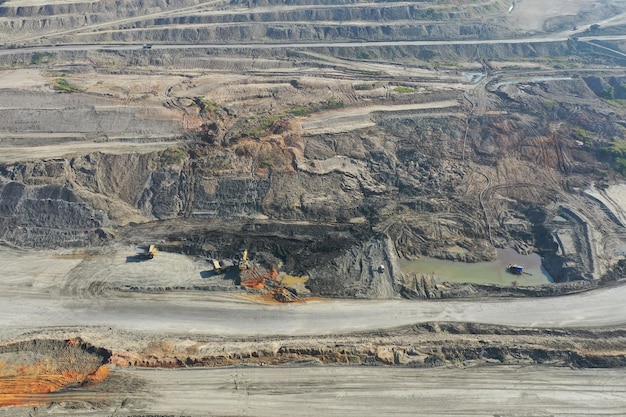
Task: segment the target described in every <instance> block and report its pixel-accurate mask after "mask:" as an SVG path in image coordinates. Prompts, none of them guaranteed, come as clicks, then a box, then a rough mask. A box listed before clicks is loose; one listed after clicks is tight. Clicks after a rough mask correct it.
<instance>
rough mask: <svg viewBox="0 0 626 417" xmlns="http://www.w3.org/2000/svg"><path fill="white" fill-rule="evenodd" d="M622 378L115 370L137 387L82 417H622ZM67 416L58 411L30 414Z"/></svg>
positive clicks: (500, 372)
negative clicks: (118, 416) (158, 416)
mask: <svg viewBox="0 0 626 417" xmlns="http://www.w3.org/2000/svg"><path fill="white" fill-rule="evenodd" d="M625 377H626V371H624V370H619V369H591V370H575V369H565V368H551V369H545V368H539V367H497V368H475V369H399V368H384V367H310V368H290V367H285V368H258V367H257V368H223V369H208V370H207V369H184V370H183V369H179V370H164V369H159V370H152V369H132V370H131V369H117V370H114V371H113V372H112V374H111V380H117V381H132V383H133V384H135V386H136V387H137V389H136V390H135V391H134V392H119V395H118V396H117V397H116V398H115V400H113V401H111V402H110V403H109V404H108V406H107V407H106V408H105V409H99V410H94V409H91V410H81V412H80V415H83V416H92V417H95V416H110V415H137V413H142V414H141V415H177V416H178V415H181V416H183V415H184V416H206V415H219V416H235V415H237V416H257V417H265V416H268V417H269V416H271V417H279V416H293V415H294V414H297V415H299V416H303V417H304V416H319V415H325V416H373V415H394V416H433V417H435V416H456V417H479V416H480V417H486V416H499V417H505V416H506V417H531V416H532V417H539V416H552V417H557V416H559V417H565V416H567V417H581V416H594V417H597V416H605V417H608V416H615V417H617V416H623V415H624V414H623V410H624V409H626V385H624V383H623V381H624V378H625ZM120 385H122V386H123V385H124V384H120ZM142 387H143V388H142ZM381 387H384V388H381ZM59 395H60V396H61V395H63V394H59ZM63 396H64V398H66V397H67V394H64V395H63ZM87 396H91V398H95V399H97V398H103V401H105V398H106V397H103V396H102V393H101V392H99V391H98V390H97V389H95V388H92V389H91V390H90V391H87V392H83V393H75V394H74V398H75V400H80V399H81V397H82V398H83V399H84V398H85V397H87ZM53 397H54V395H53ZM105 410H106V411H105ZM21 412H24V409H22V408H14V409H10V408H9V409H4V410H0V415H2V416H18V415H23V414H20V413H21ZM66 412H67V410H66V409H64V408H63V407H59V405H54V404H53V405H51V406H46V407H40V408H38V409H35V410H34V411H31V413H30V414H29V415H32V416H42V415H46V416H49V415H52V416H58V415H64V413H66ZM111 413H113V414H111Z"/></svg>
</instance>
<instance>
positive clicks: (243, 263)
mask: <svg viewBox="0 0 626 417" xmlns="http://www.w3.org/2000/svg"><path fill="white" fill-rule="evenodd" d="M249 267H250V264H248V249H246V250H244V251H243V256H242V257H241V260H240V261H239V269H240V270H242V271H243V270H246V269H248V268H249Z"/></svg>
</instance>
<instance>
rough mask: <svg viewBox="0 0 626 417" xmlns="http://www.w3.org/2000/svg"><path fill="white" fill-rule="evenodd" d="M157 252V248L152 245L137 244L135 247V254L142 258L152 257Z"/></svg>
mask: <svg viewBox="0 0 626 417" xmlns="http://www.w3.org/2000/svg"><path fill="white" fill-rule="evenodd" d="M156 253H157V248H156V246H154V245H150V246H138V247H137V249H135V256H137V257H139V258H143V259H152V258H154V255H156Z"/></svg>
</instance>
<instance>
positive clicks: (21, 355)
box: [0, 339, 110, 407]
mask: <svg viewBox="0 0 626 417" xmlns="http://www.w3.org/2000/svg"><path fill="white" fill-rule="evenodd" d="M109 356H110V354H109V353H108V352H107V351H106V350H104V349H97V348H95V347H93V346H91V345H88V344H86V343H83V341H82V340H80V339H69V340H65V341H60V340H32V341H27V342H19V343H14V344H10V345H5V346H0V407H3V406H22V405H37V404H42V403H46V402H47V399H46V394H49V393H52V392H56V391H59V390H62V389H67V388H69V387H77V386H86V385H94V384H97V383H99V382H101V381H103V380H104V379H106V378H107V376H108V372H109V369H108V367H107V366H105V365H104V364H105V363H106V362H107V361H108V359H109Z"/></svg>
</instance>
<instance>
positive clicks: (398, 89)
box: [393, 85, 415, 94]
mask: <svg viewBox="0 0 626 417" xmlns="http://www.w3.org/2000/svg"><path fill="white" fill-rule="evenodd" d="M393 91H395V92H396V93H402V94H406V93H412V92H414V91H415V90H414V89H413V88H411V87H406V86H404V85H399V86H397V87H395V88H394V89H393Z"/></svg>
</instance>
